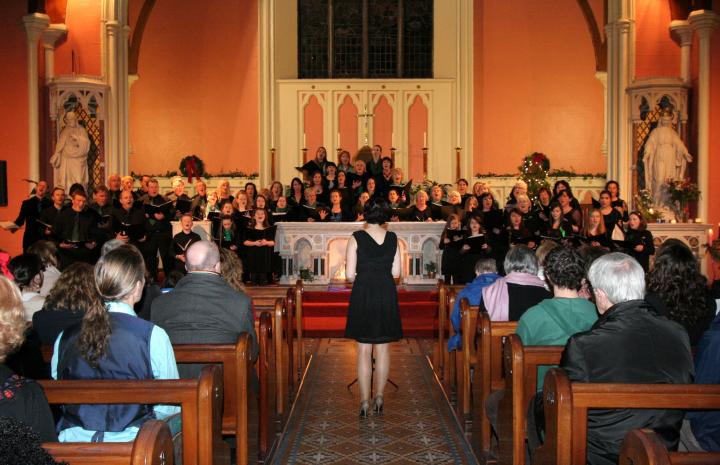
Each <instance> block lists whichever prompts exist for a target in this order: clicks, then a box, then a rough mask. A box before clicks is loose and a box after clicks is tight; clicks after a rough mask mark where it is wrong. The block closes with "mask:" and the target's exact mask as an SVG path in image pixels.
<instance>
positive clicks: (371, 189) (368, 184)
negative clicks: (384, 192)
mask: <svg viewBox="0 0 720 465" xmlns="http://www.w3.org/2000/svg"><path fill="white" fill-rule="evenodd" d="M365 192H367V193H368V195H369V196H370V198H371V199H372V198H374V197H375V196H376V195H377V194H378V192H377V181H376V180H375V178H368V179H367V181H365Z"/></svg>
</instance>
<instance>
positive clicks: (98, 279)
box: [51, 245, 179, 442]
mask: <svg viewBox="0 0 720 465" xmlns="http://www.w3.org/2000/svg"><path fill="white" fill-rule="evenodd" d="M144 284H145V263H144V261H143V258H142V255H141V254H140V252H139V251H138V250H137V249H136V248H135V247H134V246H132V245H122V246H120V247H117V248H115V249H113V250H111V251H109V252H108V253H107V254H105V255H104V256H102V257H101V258H100V259H99V260H98V262H97V264H96V265H95V286H96V288H97V291H98V294H99V295H98V298H97V299H96V301H95V302H94V303H93V305H92V306H91V307H90V308H89V309H88V310H87V312H86V313H85V317H84V318H83V320H82V323H81V324H76V325H73V326H71V327H69V328H68V329H66V330H65V331H63V332H62V333H60V335H59V336H58V338H57V340H56V341H55V347H54V352H53V357H52V363H51V371H52V377H53V378H55V379H60V380H63V379H68V380H69V379H84V380H89V379H118V380H120V379H123V380H126V379H137V380H140V379H177V377H178V373H177V365H176V364H175V356H174V354H173V350H172V345H171V344H170V339H169V338H168V336H167V334H166V333H165V331H164V330H163V329H162V328H160V327H159V326H155V325H153V324H151V323H149V322H147V321H145V320H142V319H140V318H138V317H137V316H136V315H135V312H134V311H133V305H134V304H135V303H136V302H137V301H138V300H140V297H141V296H142V293H143V287H144ZM178 411H179V409H178V407H175V406H163V405H156V406H154V407H151V406H148V405H122V404H114V405H82V404H80V405H64V406H63V407H62V414H61V417H60V421H59V423H58V431H60V433H59V439H60V441H63V442H73V441H79V442H90V441H91V442H124V441H132V440H133V439H134V438H135V436H136V435H137V432H138V430H139V427H140V425H141V424H142V423H143V422H144V421H145V420H148V419H151V418H160V419H162V418H165V417H167V416H169V415H172V414H175V413H177V412H178Z"/></svg>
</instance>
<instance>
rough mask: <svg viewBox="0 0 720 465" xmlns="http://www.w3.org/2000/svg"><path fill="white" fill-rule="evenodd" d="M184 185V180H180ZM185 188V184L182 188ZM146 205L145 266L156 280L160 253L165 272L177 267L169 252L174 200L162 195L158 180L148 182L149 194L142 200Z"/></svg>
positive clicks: (174, 183) (175, 182) (174, 184)
mask: <svg viewBox="0 0 720 465" xmlns="http://www.w3.org/2000/svg"><path fill="white" fill-rule="evenodd" d="M177 181H178V180H175V181H174V182H173V186H175V188H174V190H179V189H178V187H177V186H178V184H177ZM180 183H182V180H180ZM180 187H181V188H182V189H184V188H185V186H184V184H183V185H181V186H180ZM140 202H141V203H142V204H143V205H144V209H145V218H146V219H147V222H146V226H147V229H146V233H147V241H146V242H145V243H144V244H143V246H144V256H145V264H146V265H147V269H148V272H149V273H150V275H151V276H153V277H154V278H157V271H158V259H157V255H158V252H159V253H160V259H161V260H162V265H163V270H168V271H169V270H172V269H173V267H174V265H175V259H174V258H173V256H172V254H171V253H170V252H169V251H170V249H171V242H172V225H171V224H170V220H171V219H172V218H174V217H175V214H174V211H173V208H172V200H170V199H168V198H166V197H164V196H162V195H161V194H160V186H159V184H158V182H157V180H156V179H151V180H150V181H149V182H148V193H147V195H145V197H143V198H142V199H140Z"/></svg>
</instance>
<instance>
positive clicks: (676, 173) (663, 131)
mask: <svg viewBox="0 0 720 465" xmlns="http://www.w3.org/2000/svg"><path fill="white" fill-rule="evenodd" d="M672 121H673V118H672V116H671V115H663V116H662V117H661V118H660V121H658V125H657V127H656V128H655V129H653V130H652V132H650V135H649V136H648V139H647V142H645V155H644V157H643V162H644V164H645V188H646V189H648V190H649V191H650V192H651V193H652V195H653V198H654V199H655V201H656V202H657V204H658V205H662V204H665V203H667V199H666V198H665V197H666V194H665V193H664V192H663V189H662V186H663V184H664V183H665V181H667V180H668V179H674V180H682V179H685V173H686V170H687V164H688V163H689V162H692V161H693V157H692V155H690V153H689V152H688V150H687V147H685V144H684V143H683V141H682V139H680V136H679V135H678V133H677V132H675V130H674V129H673V128H672Z"/></svg>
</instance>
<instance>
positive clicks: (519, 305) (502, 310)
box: [480, 245, 552, 321]
mask: <svg viewBox="0 0 720 465" xmlns="http://www.w3.org/2000/svg"><path fill="white" fill-rule="evenodd" d="M504 268H505V272H506V273H507V275H506V276H504V277H502V278H500V279H498V280H497V281H495V282H494V283H493V284H491V285H490V286H488V287H486V288H484V289H483V290H482V301H481V302H480V310H481V311H484V310H486V311H487V312H488V314H489V315H490V319H491V320H492V321H517V320H519V319H520V317H521V316H522V315H523V313H525V311H526V310H527V309H528V308H530V307H532V306H534V305H537V304H538V303H540V302H542V301H543V300H545V299H549V298H550V297H552V294H550V292H548V290H547V289H545V282H543V280H542V279H540V278H538V277H537V270H538V263H537V258H535V253H534V252H533V251H532V249H530V248H529V247H526V246H524V245H517V246H514V247H511V248H510V251H508V253H507V255H506V256H505V263H504Z"/></svg>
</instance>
